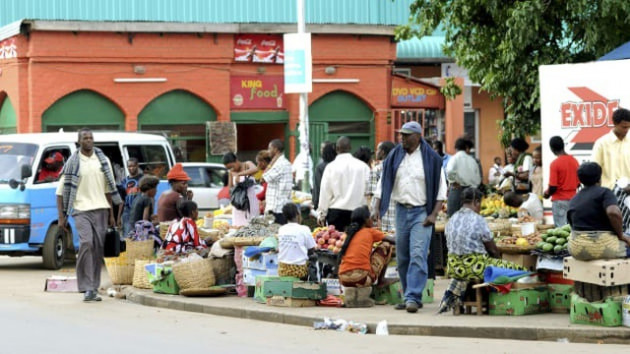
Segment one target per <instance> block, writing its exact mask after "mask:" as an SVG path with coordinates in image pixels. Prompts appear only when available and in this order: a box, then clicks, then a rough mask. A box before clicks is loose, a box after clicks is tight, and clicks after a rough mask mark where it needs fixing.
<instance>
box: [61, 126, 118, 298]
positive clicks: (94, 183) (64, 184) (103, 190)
mask: <svg viewBox="0 0 630 354" xmlns="http://www.w3.org/2000/svg"><path fill="white" fill-rule="evenodd" d="M79 145H80V148H79V150H77V151H75V152H74V154H72V156H70V158H69V159H68V161H67V162H66V165H65V166H64V170H63V176H62V178H61V179H60V183H59V186H58V187H57V193H56V194H57V211H58V213H59V226H60V227H61V228H62V229H63V230H64V231H66V232H68V224H67V222H68V220H67V218H68V216H72V218H73V219H74V222H75V226H76V229H77V231H78V233H79V257H78V258H77V282H78V287H79V291H80V292H83V293H85V294H84V297H83V301H85V302H91V301H101V298H100V297H99V296H98V288H99V286H100V283H101V266H102V264H103V252H104V246H105V233H106V232H107V226H108V224H109V226H114V224H115V220H114V212H113V209H112V203H113V204H116V205H119V204H121V203H122V199H121V198H120V195H119V194H118V190H117V188H116V182H115V180H114V174H113V172H112V166H111V164H110V162H109V159H108V158H107V157H106V156H105V154H104V153H103V151H102V150H101V149H99V148H97V147H94V136H93V134H92V131H91V130H90V129H87V128H83V129H81V130H80V131H79Z"/></svg>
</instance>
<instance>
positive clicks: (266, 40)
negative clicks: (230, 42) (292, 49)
mask: <svg viewBox="0 0 630 354" xmlns="http://www.w3.org/2000/svg"><path fill="white" fill-rule="evenodd" d="M234 61H239V62H254V63H275V64H282V63H284V45H283V42H282V36H281V35H275V34H238V35H236V36H234Z"/></svg>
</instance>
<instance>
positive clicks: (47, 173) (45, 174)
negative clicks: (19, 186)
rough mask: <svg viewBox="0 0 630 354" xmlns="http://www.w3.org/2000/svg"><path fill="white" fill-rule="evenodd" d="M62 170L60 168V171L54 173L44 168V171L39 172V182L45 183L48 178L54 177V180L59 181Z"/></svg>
mask: <svg viewBox="0 0 630 354" xmlns="http://www.w3.org/2000/svg"><path fill="white" fill-rule="evenodd" d="M61 170H62V168H60V169H59V171H53V170H49V169H47V168H42V170H41V171H39V177H38V178H37V182H44V181H45V180H46V178H48V177H52V179H53V180H57V179H58V178H59V175H60V174H61Z"/></svg>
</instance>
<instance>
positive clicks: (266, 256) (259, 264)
mask: <svg viewBox="0 0 630 354" xmlns="http://www.w3.org/2000/svg"><path fill="white" fill-rule="evenodd" d="M243 269H258V270H269V269H278V254H277V253H270V252H265V253H262V254H260V255H259V256H258V257H256V258H248V257H247V256H245V254H243Z"/></svg>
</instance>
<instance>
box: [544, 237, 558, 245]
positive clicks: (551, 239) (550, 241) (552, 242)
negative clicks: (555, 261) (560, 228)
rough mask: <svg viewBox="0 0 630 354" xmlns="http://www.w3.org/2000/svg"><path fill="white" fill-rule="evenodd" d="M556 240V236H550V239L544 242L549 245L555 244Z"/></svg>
mask: <svg viewBox="0 0 630 354" xmlns="http://www.w3.org/2000/svg"><path fill="white" fill-rule="evenodd" d="M557 239H558V238H557V237H556V236H551V237H547V239H546V240H545V241H546V242H548V243H551V244H555V243H556V240H557Z"/></svg>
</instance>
